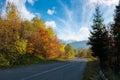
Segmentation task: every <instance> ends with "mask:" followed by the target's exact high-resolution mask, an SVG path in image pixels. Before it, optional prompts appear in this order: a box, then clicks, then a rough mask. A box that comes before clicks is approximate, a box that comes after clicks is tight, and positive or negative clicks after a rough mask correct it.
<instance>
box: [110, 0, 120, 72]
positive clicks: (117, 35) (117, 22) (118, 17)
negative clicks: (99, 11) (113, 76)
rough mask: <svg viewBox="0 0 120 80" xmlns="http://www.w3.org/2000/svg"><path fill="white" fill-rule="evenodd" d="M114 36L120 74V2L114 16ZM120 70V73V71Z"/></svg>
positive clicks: (116, 63)
mask: <svg viewBox="0 0 120 80" xmlns="http://www.w3.org/2000/svg"><path fill="white" fill-rule="evenodd" d="M112 30H113V35H114V42H115V48H116V52H115V54H114V56H115V58H116V61H115V65H116V67H115V68H116V71H117V72H119V71H120V70H119V69H120V65H119V63H120V0H119V4H118V5H117V6H116V10H115V15H114V23H113V25H112ZM118 70H119V71H118Z"/></svg>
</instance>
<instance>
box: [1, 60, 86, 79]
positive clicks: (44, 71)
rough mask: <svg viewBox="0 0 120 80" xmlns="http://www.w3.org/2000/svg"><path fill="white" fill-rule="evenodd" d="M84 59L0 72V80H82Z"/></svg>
mask: <svg viewBox="0 0 120 80" xmlns="http://www.w3.org/2000/svg"><path fill="white" fill-rule="evenodd" d="M86 64H87V60H86V59H74V60H71V61H66V62H57V63H52V64H43V65H34V66H28V67H20V68H13V69H7V70H0V80H82V75H83V72H84V69H85V66H86Z"/></svg>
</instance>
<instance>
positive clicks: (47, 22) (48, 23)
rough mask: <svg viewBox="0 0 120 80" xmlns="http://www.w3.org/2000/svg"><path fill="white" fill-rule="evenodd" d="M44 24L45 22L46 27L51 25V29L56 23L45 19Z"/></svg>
mask: <svg viewBox="0 0 120 80" xmlns="http://www.w3.org/2000/svg"><path fill="white" fill-rule="evenodd" d="M45 24H46V26H47V27H51V28H53V29H55V28H56V23H55V21H46V22H45Z"/></svg>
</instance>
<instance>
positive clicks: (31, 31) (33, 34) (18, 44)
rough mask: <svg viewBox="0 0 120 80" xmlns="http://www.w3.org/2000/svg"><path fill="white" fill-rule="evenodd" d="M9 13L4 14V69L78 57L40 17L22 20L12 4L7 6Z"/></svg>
mask: <svg viewBox="0 0 120 80" xmlns="http://www.w3.org/2000/svg"><path fill="white" fill-rule="evenodd" d="M1 9H2V7H1ZM5 10H6V11H5V13H6V14H5V16H4V17H3V16H2V15H0V67H11V66H18V65H30V64H40V63H47V62H53V61H58V60H66V59H69V58H74V49H73V47H72V46H71V45H69V44H67V45H64V44H62V43H60V41H59V40H58V38H57V37H56V35H55V33H54V31H53V29H52V28H50V27H47V26H46V25H45V23H44V21H42V20H41V19H39V18H38V17H34V18H33V19H32V20H31V21H28V20H22V18H21V16H20V15H19V12H18V11H17V8H16V6H14V5H13V4H12V3H7V7H6V9H5Z"/></svg>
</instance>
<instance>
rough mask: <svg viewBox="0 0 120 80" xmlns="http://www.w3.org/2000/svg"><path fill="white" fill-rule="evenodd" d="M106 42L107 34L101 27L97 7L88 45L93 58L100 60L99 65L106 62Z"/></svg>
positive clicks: (102, 26) (101, 21) (99, 13)
mask: <svg viewBox="0 0 120 80" xmlns="http://www.w3.org/2000/svg"><path fill="white" fill-rule="evenodd" d="M107 40H108V32H107V30H106V28H105V27H104V25H103V18H102V14H101V12H100V9H99V7H98V6H97V7H96V11H95V14H94V19H93V25H92V31H91V36H90V37H89V42H88V45H91V50H92V52H93V56H95V57H96V56H97V57H98V58H99V59H100V62H101V64H103V63H104V61H105V60H107V51H108V48H109V46H108V42H107Z"/></svg>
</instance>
